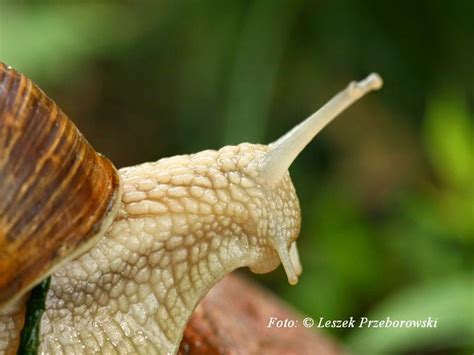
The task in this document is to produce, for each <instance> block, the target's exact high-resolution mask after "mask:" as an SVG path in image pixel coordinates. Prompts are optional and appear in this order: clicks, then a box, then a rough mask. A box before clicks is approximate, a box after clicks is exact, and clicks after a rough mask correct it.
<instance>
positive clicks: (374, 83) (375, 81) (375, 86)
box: [365, 73, 383, 90]
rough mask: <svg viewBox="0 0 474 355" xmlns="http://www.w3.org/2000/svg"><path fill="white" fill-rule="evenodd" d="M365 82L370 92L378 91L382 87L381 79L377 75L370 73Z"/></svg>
mask: <svg viewBox="0 0 474 355" xmlns="http://www.w3.org/2000/svg"><path fill="white" fill-rule="evenodd" d="M365 81H366V82H367V84H368V86H369V87H370V89H371V90H379V89H380V88H381V87H382V86H383V79H382V77H381V76H380V75H379V74H378V73H371V74H370V75H369V76H368V77H367V78H366V79H365Z"/></svg>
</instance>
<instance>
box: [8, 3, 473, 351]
mask: <svg viewBox="0 0 474 355" xmlns="http://www.w3.org/2000/svg"><path fill="white" fill-rule="evenodd" d="M473 38H474V2H472V1H471V0H466V1H458V0H455V1H449V2H448V1H428V0H426V1H410V2H409V1H397V2H381V1H376V0H367V1H356V0H346V1H343V0H335V1H310V0H307V1H304V0H297V1H294V0H257V1H210V0H201V1H181V2H171V1H155V2H142V1H95V2H94V1H76V2H73V1H68V2H60V1H51V2H47V1H13V0H11V1H6V0H0V60H1V61H3V62H6V63H8V64H10V65H12V66H14V67H15V68H17V69H19V70H21V71H22V72H24V73H26V74H27V75H28V76H30V77H31V78H33V79H34V80H35V81H36V82H37V83H38V84H39V85H40V86H41V87H42V88H43V89H44V90H45V91H47V92H48V93H49V94H50V96H52V97H53V98H55V100H56V101H57V102H58V103H59V105H60V106H61V107H62V108H63V109H64V110H65V111H66V112H67V113H68V114H69V115H70V116H71V117H72V118H73V119H74V121H75V122H76V123H77V125H78V126H79V127H80V128H81V130H82V131H83V132H84V134H85V136H86V137H88V139H89V140H90V141H91V143H92V144H93V145H94V146H95V147H96V148H97V149H98V150H99V151H101V152H104V153H105V154H107V155H108V156H109V157H111V159H112V160H113V161H114V162H115V163H116V164H117V165H118V166H124V165H130V164H135V163H139V162H142V161H146V160H156V159H158V158H160V157H163V156H168V155H175V154H179V153H188V152H193V151H197V150H202V149H207V148H218V147H219V146H221V145H223V144H235V143H238V142H242V141H252V142H262V143H263V142H269V141H271V140H273V139H275V138H277V137H278V136H279V135H281V134H282V133H283V132H285V131H286V130H287V129H289V128H290V127H291V126H293V125H294V124H296V123H297V122H299V120H301V119H303V118H304V117H305V116H307V115H308V114H310V113H311V112H312V111H314V110H315V109H316V108H317V107H319V106H320V105H321V104H322V103H324V102H325V100H327V99H328V98H329V97H330V96H331V95H332V94H334V93H335V92H337V91H338V90H340V89H341V88H342V87H343V86H344V85H345V84H346V83H347V82H348V81H349V80H353V79H357V78H361V77H362V76H364V75H366V74H367V73H368V72H371V71H378V72H379V73H380V74H381V75H382V76H383V77H384V80H385V87H384V89H383V90H382V91H380V92H377V93H376V94H371V95H370V96H369V97H368V98H366V99H364V100H363V101H362V102H361V103H359V104H357V105H356V106H355V107H353V108H351V109H350V110H349V111H348V112H347V113H344V114H343V115H342V117H341V118H340V119H338V120H337V121H336V122H335V123H333V124H332V125H331V126H330V127H328V128H327V129H326V130H325V131H324V132H323V133H322V134H321V135H320V136H319V137H318V139H317V141H316V142H314V143H313V144H311V145H310V146H309V147H308V148H307V149H306V151H305V152H304V153H303V154H302V155H301V157H300V158H299V159H298V160H297V161H296V162H295V164H294V166H293V167H292V169H291V173H292V176H293V180H294V182H295V185H296V188H297V191H298V192H299V196H300V199H301V206H302V211H303V226H302V233H301V236H300V239H299V244H300V250H301V254H302V255H301V257H302V261H303V267H304V273H303V276H302V278H301V280H300V283H299V285H298V286H297V287H289V286H288V285H286V283H285V280H286V277H285V276H284V275H283V272H282V270H281V269H279V270H278V271H276V272H274V273H271V274H268V275H264V276H256V278H257V279H258V280H260V281H261V282H264V283H265V284H266V285H267V286H268V287H270V288H272V289H273V290H274V291H275V292H277V293H278V294H279V295H280V296H281V297H283V298H285V299H286V300H287V301H288V302H290V303H291V304H292V305H294V307H296V308H298V309H299V310H300V311H301V312H302V313H303V314H305V315H308V316H312V317H314V318H315V319H318V318H319V317H320V316H322V317H325V318H327V319H344V318H348V317H350V316H353V317H360V316H368V317H371V318H372V319H384V318H385V317H387V316H390V317H391V318H392V319H397V318H399V319H405V318H406V319H423V318H426V317H428V316H431V317H432V318H438V328H437V329H366V328H362V329H349V330H341V329H329V330H328V331H330V332H332V333H333V335H334V336H336V337H339V338H340V339H341V341H342V342H345V343H346V344H347V347H348V349H350V350H352V351H354V352H358V353H371V354H373V353H381V354H385V353H391V354H393V353H397V354H398V353H400V354H408V353H410V354H413V353H417V354H418V353H426V354H427V353H429V354H433V353H440V354H445V353H451V354H461V353H463V352H464V351H469V352H470V353H472V351H473V349H474V346H473V343H472V339H474V329H473V328H474V324H473V323H474V294H473V293H474V291H473V288H474V284H473V280H474V279H473V244H474V243H473V237H474V207H473V206H474V161H473V160H474V154H473V136H474V127H473V126H474V125H473V121H474V120H473V107H474V102H473V94H474V93H473V82H474V75H473V73H474V71H473V63H474V48H473Z"/></svg>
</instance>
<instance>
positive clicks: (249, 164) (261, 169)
mask: <svg viewBox="0 0 474 355" xmlns="http://www.w3.org/2000/svg"><path fill="white" fill-rule="evenodd" d="M5 72H7V73H6V74H5ZM2 75H4V76H5V75H6V76H8V75H10V76H16V77H19V78H20V79H21V80H26V83H27V84H28V85H34V84H31V82H30V81H29V80H28V79H26V77H24V76H22V75H21V74H18V73H16V72H15V71H13V70H12V69H7V68H6V67H1V66H0V78H1V77H2ZM0 83H1V80H0ZM1 85H2V84H0V95H4V96H6V97H8V98H9V95H13V94H12V89H11V86H10V89H8V90H5V88H4V87H5V86H4V87H3V91H2V86H1ZM380 85H381V80H380V78H379V77H378V76H376V75H373V76H369V77H368V78H367V79H366V80H364V81H362V82H360V83H354V84H351V85H350V86H349V87H348V88H347V89H346V90H345V91H343V92H341V93H340V94H338V95H337V96H336V97H335V98H334V99H333V100H331V101H330V102H329V103H328V104H327V105H326V106H325V107H323V108H322V109H321V110H320V111H318V112H317V113H316V114H314V115H313V116H311V117H309V118H308V119H307V120H305V121H304V122H302V123H301V124H300V125H298V126H297V127H295V128H294V129H293V130H291V131H290V132H289V133H287V134H286V135H284V136H283V137H282V138H280V139H279V140H277V141H276V142H274V143H272V144H270V145H259V144H249V143H243V144H240V145H237V146H226V147H223V148H221V149H219V150H217V151H214V150H206V151H202V152H199V153H196V154H190V155H180V156H175V157H171V158H164V159H161V160H158V161H157V162H152V163H144V164H140V165H137V166H133V167H127V168H122V169H120V170H118V173H115V170H114V169H113V167H112V168H111V169H108V170H106V171H107V172H108V174H105V177H104V176H98V177H96V178H97V179H99V180H101V181H102V183H101V184H99V186H102V188H101V189H100V188H99V189H98V190H97V191H93V190H94V189H93V187H95V186H96V184H95V183H90V185H87V183H86V185H87V186H89V188H88V189H84V190H86V191H87V192H88V193H89V194H95V193H98V195H99V196H100V198H99V202H100V203H99V202H94V200H93V197H87V198H86V200H87V201H86V202H87V203H89V204H90V206H97V208H96V209H94V208H91V207H89V209H87V208H86V207H88V206H89V205H87V206H85V208H84V210H81V211H80V213H82V214H83V215H84V216H83V217H80V218H78V220H79V221H82V222H84V221H86V220H89V222H90V224H91V227H88V228H85V227H84V229H85V231H82V230H81V231H78V233H73V234H74V235H75V236H76V240H77V239H79V240H80V241H83V244H81V243H79V244H78V245H77V246H76V244H73V246H72V247H68V248H66V250H68V251H69V253H67V254H61V253H59V254H55V256H56V259H55V258H51V257H47V258H46V257H45V259H46V260H48V263H47V264H48V265H49V266H48V267H44V268H43V269H41V270H38V272H37V273H36V274H35V275H34V276H29V277H30V278H29V279H28V280H33V281H28V282H26V281H23V280H24V279H25V278H26V276H23V275H24V273H22V272H16V269H15V268H12V267H11V266H8V265H7V266H5V265H4V264H2V263H1V262H0V275H4V274H6V273H8V274H9V275H12V276H10V277H11V280H15V281H16V280H20V281H21V282H18V284H21V285H24V286H22V287H16V288H15V289H14V290H10V289H8V287H7V286H5V287H3V288H1V283H0V301H1V302H3V306H2V308H0V330H1V327H2V324H3V327H7V326H9V327H10V328H9V329H11V332H10V334H12V335H11V336H9V338H8V339H6V340H5V339H2V337H0V351H1V350H4V351H10V352H13V353H14V351H15V350H14V349H15V347H16V346H17V339H16V334H17V333H18V328H20V327H21V321H19V322H18V321H17V322H15V321H16V319H17V318H15V317H16V316H17V315H18V314H21V309H22V304H23V299H24V298H26V297H27V294H26V292H27V291H28V290H29V289H30V288H31V287H32V286H33V285H34V284H35V283H37V282H38V281H40V280H41V279H42V278H44V277H46V276H47V275H50V274H52V278H51V286H50V290H49V292H48V296H47V299H46V307H45V312H44V314H43V317H42V320H41V328H40V329H41V332H40V346H39V351H40V352H42V353H52V354H55V353H58V354H59V353H78V354H80V353H91V352H102V353H159V354H161V353H176V351H177V349H178V347H179V343H180V340H181V337H182V334H183V331H184V327H185V325H186V323H187V321H188V319H189V317H190V316H191V314H192V311H193V310H194V308H195V307H196V305H197V304H198V302H199V301H200V300H201V299H202V297H204V295H205V294H206V292H207V291H208V290H209V289H210V288H211V287H212V286H213V285H214V284H215V283H216V282H217V281H219V280H220V279H221V278H222V277H223V276H225V275H226V274H227V273H229V272H231V271H233V270H235V269H236V268H240V267H249V268H250V269H251V270H252V271H254V272H257V273H265V272H269V271H272V270H274V269H275V268H276V267H278V265H279V264H280V262H281V263H282V264H283V266H284V268H285V271H286V273H287V276H288V280H289V282H290V283H291V284H295V283H297V281H298V276H299V275H300V274H301V271H302V268H301V264H300V261H299V256H298V250H297V247H296V239H297V237H298V234H299V231H300V224H301V213H300V207H299V202H298V198H297V195H296V191H295V188H294V186H293V184H292V182H291V179H290V175H289V173H288V167H289V166H290V164H291V162H292V161H293V160H294V159H295V158H296V156H297V155H298V154H299V152H300V151H301V150H302V149H303V148H304V146H305V145H306V144H308V143H309V141H310V140H311V139H312V138H313V137H314V135H316V134H317V132H319V131H320V130H321V129H322V128H323V127H324V126H325V125H326V124H327V123H328V122H329V121H330V120H331V119H332V118H333V117H334V116H335V115H337V113H338V112H340V111H342V110H343V109H344V108H345V106H348V105H349V104H350V103H351V102H353V101H355V100H356V99H358V98H359V97H361V96H362V95H363V94H365V93H366V92H368V91H370V90H373V89H376V88H378V87H380ZM38 92H40V91H39V89H38ZM41 94H42V92H41ZM42 95H44V94H42ZM13 96H15V97H20V96H21V95H18V94H16V95H13ZM44 96H45V95H44ZM1 102H2V101H0V115H1V116H0V123H1V124H2V125H0V128H4V126H5V124H4V123H3V122H4V121H2V117H10V119H11V117H12V116H11V115H9V114H8V112H9V111H8V110H5V109H3V111H2V106H1ZM32 111H34V110H32ZM55 112H56V116H57V111H55ZM25 116H26V114H25ZM52 116H54V115H52ZM22 117H23V116H22ZM53 125H54V124H53ZM71 125H72V124H71ZM10 126H12V124H10ZM3 131H5V129H0V132H3ZM75 134H77V135H78V137H82V136H81V135H80V133H78V132H76V133H75ZM25 140H26V138H25ZM8 142H11V139H9V138H8V137H7V138H3V140H2V137H0V143H3V144H7V145H8ZM84 144H87V142H85V140H84ZM0 147H2V144H0ZM51 150H52V149H45V151H46V152H50V151H51ZM76 156H77V157H79V156H81V154H79V155H76ZM2 159H6V157H5V156H4V155H3V151H0V161H1V160H2ZM38 159H39V160H41V158H38ZM43 159H46V158H43ZM93 159H96V160H98V161H99V163H101V162H102V163H103V162H106V164H108V163H107V162H108V161H107V160H105V158H103V157H101V156H100V155H97V154H96V153H95V152H94V158H93ZM24 160H27V161H28V157H26V158H25V159H24ZM30 164H31V161H30ZM88 164H90V163H88ZM96 164H97V165H96ZM59 165H60V164H59ZM1 166H2V165H1V164H0V167H1ZM86 166H87V167H88V168H89V169H92V170H94V168H93V167H96V166H97V167H99V166H100V165H99V164H98V163H93V165H86ZM107 166H109V165H107ZM110 166H111V164H110ZM57 168H58V169H59V168H61V166H58V167H57ZM99 170H100V169H99ZM85 171H88V170H87V169H85ZM1 173H2V170H0V175H1ZM13 175H14V174H12V176H13ZM28 175H29V176H34V177H36V170H32V171H31V172H30V173H29V174H28ZM78 175H79V176H82V173H80V174H78ZM14 176H16V175H14ZM60 176H62V175H60ZM65 180H67V179H65ZM58 181H62V179H60V178H58ZM3 183H4V180H0V196H1V197H3V195H2V194H3V193H6V192H5V189H6V188H4V189H2V188H3V186H2V184H3ZM34 186H35V185H34V184H33V183H32V184H30V185H29V189H34ZM73 187H74V188H75V190H74V191H77V183H76V184H75V185H74V186H73ZM20 189H21V188H20ZM65 190H67V188H66V187H65V188H64V191H65ZM104 191H107V192H108V194H105V193H104ZM122 191H123V192H122ZM60 192H63V191H58V193H60ZM11 195H13V196H14V197H16V198H17V199H20V197H17V196H18V193H17V192H14V193H13V192H12V193H11ZM45 195H46V197H45V201H46V202H44V203H43V204H42V205H41V206H40V207H41V208H40V207H38V208H37V210H36V211H37V212H38V213H41V212H42V211H43V209H42V208H43V206H46V205H47V206H49V202H50V201H51V199H53V197H51V196H53V195H54V194H52V193H51V192H49V193H48V192H46V193H45ZM67 196H75V195H74V194H72V195H67ZM71 198H72V199H74V197H71ZM40 201H41V200H40ZM81 203H84V202H81ZM81 203H79V202H78V206H79V205H80V204H81ZM51 205H54V204H51ZM99 205H100V206H105V207H102V209H100V208H98V207H99ZM1 206H2V205H1V202H0V207H1ZM91 209H92V210H94V211H95V212H96V211H101V213H99V212H97V213H96V214H92V213H91V212H90V211H91ZM53 210H54V209H53ZM0 212H2V210H1V208H0ZM2 213H4V212H2ZM13 213H14V214H15V215H19V216H20V217H22V216H23V210H22V209H21V206H20V205H19V207H18V208H15V211H13ZM68 213H69V212H68ZM78 213H79V212H77V214H78ZM62 216H69V214H62ZM81 216H82V215H81ZM86 216H89V217H90V218H89V219H87V218H86ZM45 218H46V217H45ZM3 219H4V215H3V214H0V221H2V220H3ZM46 221H47V218H46ZM64 222H65V223H66V224H67V223H68V220H66V219H65V220H64ZM44 223H47V222H44ZM79 224H80V223H79ZM5 225H9V224H6V223H5ZM68 227H69V228H70V229H71V230H75V229H76V228H78V227H74V228H73V227H72V226H68ZM0 228H1V229H0V233H2V229H3V228H4V225H2V224H0ZM30 229H31V228H30ZM30 229H28V228H26V229H25V230H26V231H27V232H25V233H24V238H25V239H24V240H25V241H28V238H29V237H28V231H29V230H30ZM63 234H64V235H66V237H62V238H64V239H63V240H61V239H58V240H56V239H54V238H59V237H58V236H57V235H58V233H51V231H49V230H48V232H47V233H45V234H44V235H45V238H46V239H45V240H46V242H44V243H47V242H48V241H49V243H50V245H51V249H52V250H54V248H57V249H58V250H62V249H61V245H63V244H64V240H68V238H69V239H70V238H71V237H67V233H63ZM5 235H9V234H5V233H4V234H0V243H1V242H3V244H0V253H5V250H8V253H9V254H10V255H13V256H15V255H16V253H17V252H18V250H19V247H14V246H13V247H11V244H10V243H9V241H8V240H9V239H8V238H5V237H4V236H5ZM51 235H52V236H51ZM2 238H4V239H2ZM30 238H33V237H30ZM51 238H52V239H51ZM33 240H34V239H33ZM24 243H25V242H24ZM35 245H36V244H33V246H32V253H33V254H34V253H40V256H41V255H42V254H41V250H39V248H36V249H34V248H35ZM82 245H84V247H82ZM9 247H10V249H8V248H9ZM71 250H72V251H71ZM51 260H52V261H51ZM1 280H2V279H1V278H0V281H1ZM11 280H9V281H5V282H4V283H5V284H7V285H8V284H9V283H11V282H14V281H11ZM7 289H8V290H7ZM20 318H21V317H20Z"/></svg>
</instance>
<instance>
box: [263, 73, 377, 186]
mask: <svg viewBox="0 0 474 355" xmlns="http://www.w3.org/2000/svg"><path fill="white" fill-rule="evenodd" d="M382 83H383V82H382V78H381V77H380V76H379V75H378V74H375V73H372V74H370V75H369V76H368V77H367V78H365V79H364V80H362V81H359V82H351V83H350V84H349V85H348V86H347V88H346V89H344V90H343V91H341V92H339V93H338V94H337V95H336V96H334V97H333V98H332V99H331V100H329V101H328V102H327V103H326V104H325V105H324V106H323V107H321V108H320V109H319V110H318V111H316V112H315V113H313V114H312V115H311V116H310V117H308V118H307V119H306V120H304V121H303V122H301V123H300V124H298V125H297V126H296V127H294V128H293V129H292V130H290V131H289V132H288V133H286V134H285V135H284V136H282V137H281V138H280V139H278V140H277V141H275V142H273V143H271V144H270V145H269V147H270V148H271V150H270V151H269V152H268V153H267V154H266V155H265V157H264V158H263V160H262V161H261V163H260V167H261V171H262V173H263V174H264V175H265V177H266V179H267V181H269V183H277V182H278V181H280V179H281V178H282V176H283V174H284V173H285V172H286V171H287V170H288V168H289V167H290V165H291V163H292V162H293V161H294V160H295V159H296V157H297V156H298V155H299V154H300V153H301V151H302V150H303V149H304V147H306V145H307V144H308V143H309V142H311V140H312V139H313V138H314V137H315V136H316V135H317V134H318V133H319V132H320V131H321V130H322V129H323V128H324V127H325V126H326V125H327V124H328V123H329V122H331V121H332V120H333V119H334V118H335V117H337V115H339V114H340V113H341V112H342V111H344V110H345V109H346V108H347V107H349V106H350V105H351V104H353V103H354V102H355V101H357V100H358V99H360V98H361V97H362V96H364V95H365V94H367V93H369V92H370V91H372V90H378V89H380V88H381V87H382Z"/></svg>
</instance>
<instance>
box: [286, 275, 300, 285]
mask: <svg viewBox="0 0 474 355" xmlns="http://www.w3.org/2000/svg"><path fill="white" fill-rule="evenodd" d="M298 281H299V278H298V276H296V275H294V276H292V277H288V283H289V284H290V285H291V286H295V285H296V284H297V283H298Z"/></svg>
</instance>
